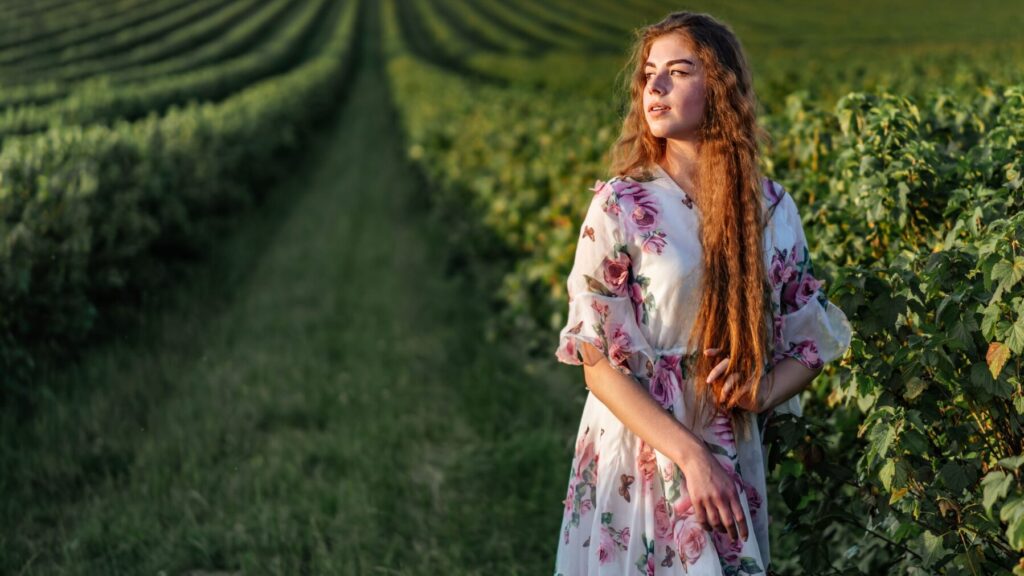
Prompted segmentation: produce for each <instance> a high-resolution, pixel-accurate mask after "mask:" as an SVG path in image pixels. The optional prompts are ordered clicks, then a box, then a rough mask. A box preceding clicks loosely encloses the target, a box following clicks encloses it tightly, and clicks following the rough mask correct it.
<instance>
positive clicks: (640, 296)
mask: <svg viewBox="0 0 1024 576" xmlns="http://www.w3.org/2000/svg"><path fill="white" fill-rule="evenodd" d="M629 299H630V300H632V301H633V312H634V315H635V316H636V323H637V325H640V324H642V323H643V318H644V292H643V288H642V287H641V286H640V285H639V284H637V283H635V282H634V283H631V284H630V285H629Z"/></svg>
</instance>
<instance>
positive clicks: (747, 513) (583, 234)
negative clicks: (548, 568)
mask: <svg viewBox="0 0 1024 576" xmlns="http://www.w3.org/2000/svg"><path fill="white" fill-rule="evenodd" d="M629 67H630V69H631V75H630V77H629V78H627V83H628V85H629V93H630V95H631V102H630V107H629V111H628V113H627V115H626V118H625V120H624V123H623V127H622V133H621V136H620V138H619V140H618V142H617V143H616V146H615V149H614V151H613V152H614V154H613V157H614V160H613V165H612V167H611V168H612V172H613V173H614V174H615V177H613V178H612V179H610V180H609V181H607V182H601V181H598V182H597V185H596V186H595V187H594V188H593V192H594V196H593V199H592V200H591V203H590V207H589V209H588V211H587V214H586V216H585V218H584V222H583V224H582V226H581V228H580V235H579V239H578V241H577V247H576V256H575V261H574V264H573V268H572V271H571V272H570V274H569V278H568V282H567V286H568V293H569V311H568V320H567V322H566V325H565V327H564V328H563V329H562V331H561V333H560V341H559V345H558V348H557V350H556V356H557V358H558V359H559V360H560V361H562V362H564V363H567V364H573V365H583V366H584V369H583V371H584V378H585V381H586V384H587V388H588V389H589V390H590V393H589V394H588V396H587V401H586V405H585V406H584V409H583V416H582V420H581V422H580V428H579V433H578V435H577V438H576V453H575V456H574V457H573V462H572V470H571V474H570V478H569V486H568V494H567V495H566V498H565V501H564V504H565V513H564V519H563V522H562V527H561V532H560V534H559V542H558V552H557V560H556V566H555V573H556V574H561V575H563V576H578V575H582V574H588V575H589V574H609V575H610V574H647V575H653V574H659V575H660V574H701V575H719V574H730V575H738V574H763V573H766V572H767V570H768V565H769V561H770V556H769V547H768V514H767V510H766V502H765V496H766V494H765V468H766V460H767V459H766V456H765V454H764V452H763V449H762V443H761V432H762V431H763V425H764V423H765V421H766V419H767V417H768V415H770V414H771V412H772V411H773V410H776V409H778V411H788V412H792V413H795V414H796V415H797V416H799V415H801V409H800V403H799V399H798V397H797V394H798V393H799V392H800V391H801V390H803V389H804V388H806V387H807V386H808V384H810V382H811V381H812V380H813V379H814V378H815V377H816V376H817V375H818V373H819V372H820V371H821V369H822V366H823V364H824V363H825V362H829V361H832V360H834V359H836V358H838V357H839V356H841V355H842V354H843V352H844V351H845V350H846V349H847V348H848V347H849V342H850V333H851V331H850V324H849V322H848V321H847V319H846V316H845V315H844V314H843V312H842V311H841V310H840V309H839V308H838V307H836V306H835V305H834V304H833V303H832V302H830V301H829V300H828V299H827V298H826V296H825V294H824V291H823V286H822V283H821V282H820V281H819V280H817V279H816V278H814V270H813V268H812V266H811V261H810V258H809V256H808V247H807V244H806V239H805V236H804V231H803V227H802V224H801V220H800V215H799V213H798V210H797V206H796V205H795V204H794V202H793V199H792V198H791V197H790V196H789V195H788V194H786V192H785V190H783V189H782V187H781V186H780V185H779V184H778V183H775V182H773V181H770V180H768V179H766V178H764V177H763V176H762V175H761V174H760V172H759V169H758V154H759V141H761V140H763V139H764V138H765V137H766V135H765V134H763V132H762V131H761V130H760V129H759V128H758V126H757V124H756V118H755V108H756V99H755V96H754V92H753V87H752V84H751V75H750V71H749V69H748V67H747V62H746V58H745V56H744V53H743V50H742V48H741V46H740V43H739V41H738V40H737V39H736V37H735V36H734V34H733V32H732V31H731V30H730V29H729V28H728V27H727V26H725V25H723V24H722V23H720V22H719V21H717V20H715V19H714V18H712V17H710V16H708V15H706V14H697V13H691V12H676V13H673V14H670V15H669V16H668V17H666V18H665V19H664V20H662V21H661V22H658V23H657V24H654V25H651V26H648V27H646V28H644V29H643V30H642V31H641V34H640V35H639V36H638V38H637V41H636V44H635V46H634V48H633V56H632V58H631V62H630V65H629Z"/></svg>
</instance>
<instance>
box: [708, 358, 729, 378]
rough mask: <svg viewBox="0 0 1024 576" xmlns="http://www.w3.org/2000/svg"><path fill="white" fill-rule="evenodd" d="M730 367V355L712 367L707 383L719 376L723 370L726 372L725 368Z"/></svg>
mask: <svg viewBox="0 0 1024 576" xmlns="http://www.w3.org/2000/svg"><path fill="white" fill-rule="evenodd" d="M728 367H729V357H728V356H726V357H725V358H723V359H722V361H721V362H719V363H718V364H716V365H715V367H714V368H712V369H711V372H709V373H708V378H707V383H708V384H710V383H711V382H712V381H713V380H714V379H715V378H718V376H719V375H720V374H721V373H722V372H725V369H726V368H728Z"/></svg>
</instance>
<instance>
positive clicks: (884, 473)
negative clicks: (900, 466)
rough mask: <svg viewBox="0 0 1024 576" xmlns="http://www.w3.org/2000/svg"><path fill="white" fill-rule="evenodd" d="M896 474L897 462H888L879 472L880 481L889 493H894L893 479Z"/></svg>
mask: <svg viewBox="0 0 1024 576" xmlns="http://www.w3.org/2000/svg"><path fill="white" fill-rule="evenodd" d="M895 474H896V461H895V460H891V459H890V460H886V461H885V464H883V465H882V469H881V470H879V471H878V479H879V480H881V481H882V486H885V489H886V490H887V491H892V477H893V476H894V475H895Z"/></svg>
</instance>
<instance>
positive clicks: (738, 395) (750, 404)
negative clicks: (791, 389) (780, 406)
mask: <svg viewBox="0 0 1024 576" xmlns="http://www.w3.org/2000/svg"><path fill="white" fill-rule="evenodd" d="M720 352H721V349H719V348H707V349H705V350H704V354H706V355H708V356H715V355H717V354H719V353H720ZM728 367H729V357H728V356H726V357H724V358H723V359H722V361H721V362H719V363H718V364H716V365H715V367H714V368H712V369H711V373H710V374H708V379H707V382H708V384H711V383H712V382H714V381H715V380H716V379H717V378H718V377H719V376H721V375H722V373H723V372H725V370H726V369H727V368H728ZM766 377H767V374H765V375H764V376H762V378H761V386H760V387H759V388H758V394H757V397H756V398H751V395H750V394H749V393H747V391H748V390H749V389H750V386H749V385H748V386H747V387H745V388H744V389H743V390H740V389H738V387H737V385H736V384H737V382H739V379H740V377H739V374H730V375H729V377H728V378H726V379H725V384H724V385H723V386H722V398H725V399H726V406H725V407H726V409H727V410H731V409H733V408H739V409H741V410H746V411H748V412H754V413H755V414H756V413H759V412H760V411H761V407H762V406H763V405H764V404H763V400H764V398H765V397H766V394H767V393H768V387H767V385H766V382H765V379H766Z"/></svg>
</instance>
